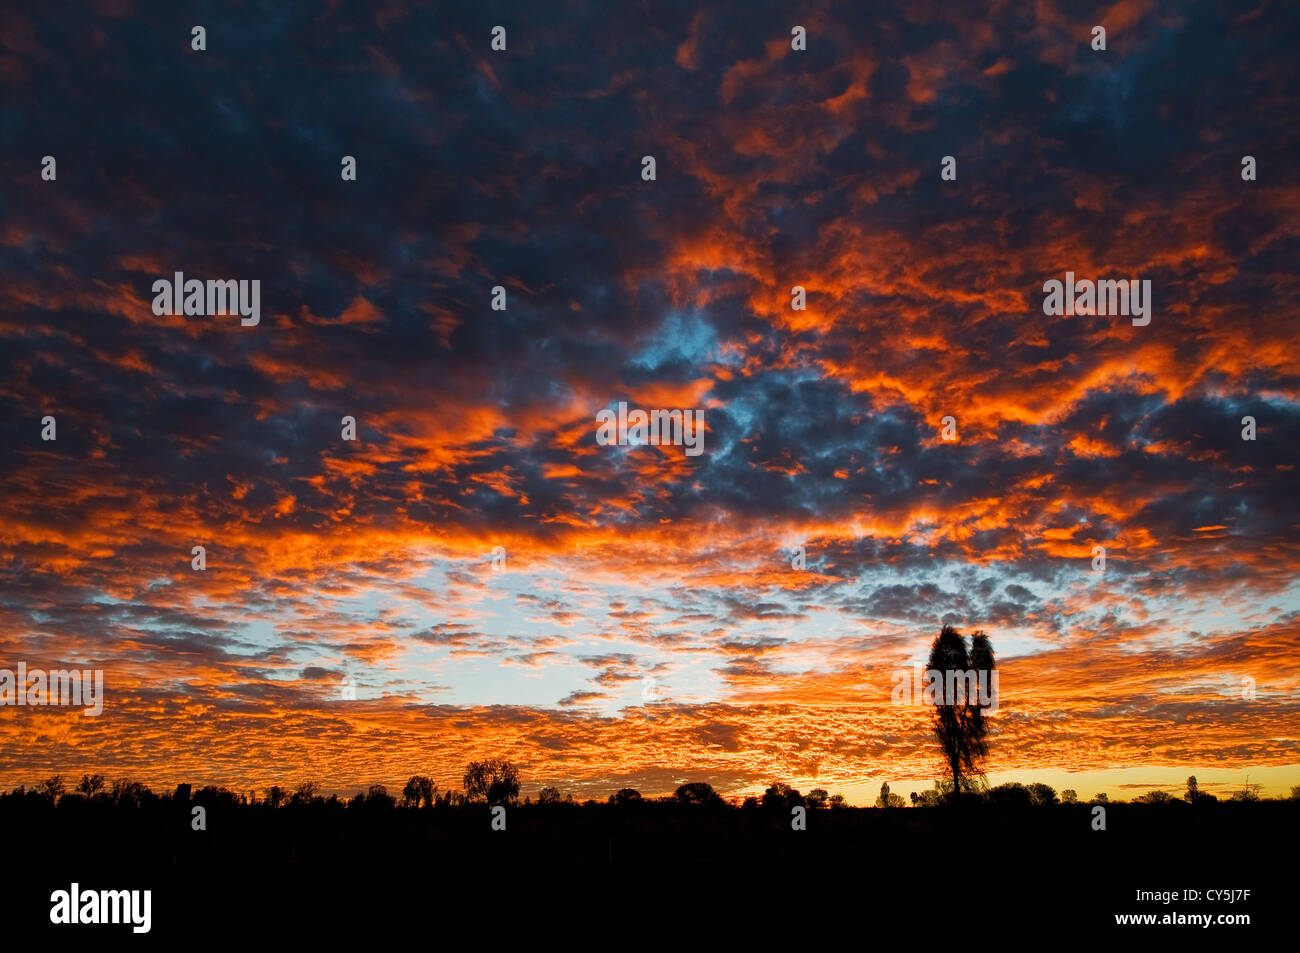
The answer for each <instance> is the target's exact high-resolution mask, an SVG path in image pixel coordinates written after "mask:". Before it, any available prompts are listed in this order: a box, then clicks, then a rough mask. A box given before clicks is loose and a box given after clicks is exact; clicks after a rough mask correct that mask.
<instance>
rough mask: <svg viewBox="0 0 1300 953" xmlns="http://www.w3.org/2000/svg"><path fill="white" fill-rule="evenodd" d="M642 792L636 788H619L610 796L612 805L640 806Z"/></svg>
mask: <svg viewBox="0 0 1300 953" xmlns="http://www.w3.org/2000/svg"><path fill="white" fill-rule="evenodd" d="M641 801H642V798H641V792H640V791H638V790H637V789H636V788H619V789H618V790H617V791H615V792H614V793H613V794H611V795H610V796H609V803H610V804H640V803H641Z"/></svg>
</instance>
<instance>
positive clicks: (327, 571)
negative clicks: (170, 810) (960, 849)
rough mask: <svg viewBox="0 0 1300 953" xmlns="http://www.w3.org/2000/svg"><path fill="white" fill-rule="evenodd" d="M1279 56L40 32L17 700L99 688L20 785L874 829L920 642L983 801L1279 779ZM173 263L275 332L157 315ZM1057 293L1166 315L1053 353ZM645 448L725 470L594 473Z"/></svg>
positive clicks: (1057, 40)
mask: <svg viewBox="0 0 1300 953" xmlns="http://www.w3.org/2000/svg"><path fill="white" fill-rule="evenodd" d="M289 7H292V8H293V9H294V10H295V11H298V12H289V9H288V8H289ZM410 7H415V9H409V8H410ZM440 7H442V8H440ZM196 24H201V25H203V26H205V27H206V30H207V50H206V52H195V51H193V50H192V49H191V48H190V37H191V27H192V26H194V25H196ZM497 24H500V25H503V26H505V27H506V29H507V42H508V49H507V51H506V52H503V53H500V52H493V51H492V50H491V49H490V46H489V44H490V39H491V30H492V27H493V26H495V25H497ZM1094 24H1101V25H1103V26H1105V27H1106V29H1107V34H1108V35H1107V46H1108V49H1107V50H1106V51H1105V52H1094V51H1093V50H1091V49H1090V46H1089V41H1090V31H1091V29H1092V27H1093V25H1094ZM795 25H802V26H804V27H805V28H806V29H807V33H808V42H807V47H808V48H807V51H806V52H795V51H792V50H791V48H790V39H791V32H790V31H791V29H792V27H794V26H795ZM1298 46H1300V13H1298V12H1297V8H1296V6H1295V5H1294V4H1287V3H1283V2H1263V3H1259V4H1258V5H1256V4H1252V3H1249V2H1243V3H1222V4H1220V3H1186V2H1157V0H1149V2H1145V0H1133V2H1121V3H1118V4H1115V5H1113V6H1108V5H1105V4H1102V5H1095V6H1093V5H1088V4H1073V3H1065V2H1051V0H1039V2H1020V0H1014V2H1012V0H1006V2H999V0H994V2H991V3H979V4H975V3H946V4H942V5H940V4H937V3H930V2H925V0H904V2H900V3H897V4H893V5H889V6H878V5H876V4H874V3H863V2H857V0H854V2H845V3H826V2H822V0H808V2H797V3H795V2H791V3H783V4H762V3H734V4H729V5H716V4H710V5H707V6H703V7H700V6H696V5H694V4H686V3H649V2H646V3H626V4H625V3H603V2H591V3H586V4H576V5H575V4H566V5H565V7H564V8H563V12H561V8H560V7H559V6H558V5H552V4H545V5H538V4H525V3H497V2H491V0H485V2H482V3H473V4H469V3H464V4H462V3H457V4H454V5H437V6H434V5H426V4H406V3H401V4H399V3H391V2H355V3H349V2H339V0H335V2H326V3H320V4H292V5H290V4H272V3H266V4H263V3H253V2H246V3H242V4H208V3H200V4H193V5H186V4H181V5H177V4H174V3H156V4H144V3H139V2H134V3H133V2H131V0H99V2H87V3H57V4H48V5H41V4H6V5H5V9H4V11H3V12H0V89H3V96H2V97H0V274H2V276H3V278H2V280H0V439H2V440H3V443H2V444H0V516H2V519H0V668H10V669H14V668H16V667H17V664H18V663H19V662H20V661H21V662H26V663H27V664H28V666H30V667H40V668H63V667H69V666H74V665H75V666H81V667H86V668H102V669H103V670H104V673H105V682H106V693H107V697H106V700H105V710H104V713H103V715H102V716H101V717H99V718H89V717H84V716H83V715H82V713H81V712H80V711H79V710H76V709H67V708H16V707H5V708H0V787H3V788H5V789H7V788H9V787H13V786H16V785H18V784H20V783H28V784H30V783H33V782H35V781H39V780H40V779H42V778H44V777H48V776H50V775H53V774H62V775H64V776H65V778H78V777H80V775H81V774H82V773H86V772H99V773H102V774H104V775H106V776H108V777H109V778H115V777H131V778H134V779H136V780H140V781H144V782H146V783H149V784H151V785H153V786H156V787H161V788H166V787H168V786H170V785H172V784H175V783H176V782H178V781H190V782H193V783H195V784H204V783H223V784H229V785H231V786H234V787H237V788H239V789H242V790H247V789H249V788H254V787H256V788H259V789H260V788H264V787H266V786H269V785H271V784H282V785H295V784H297V783H299V782H302V781H306V780H315V781H318V782H320V783H321V785H322V787H323V788H324V789H325V791H327V792H338V793H352V792H354V791H356V790H357V789H358V788H359V787H361V786H365V785H369V784H373V783H383V784H387V785H388V786H389V787H390V789H391V788H393V787H397V788H398V789H400V786H401V784H402V783H403V782H404V781H405V779H406V778H407V777H408V776H409V775H411V774H413V773H424V774H429V775H431V776H433V777H434V779H435V780H436V781H437V782H438V783H439V784H440V785H443V786H444V787H445V786H451V787H459V785H460V776H461V773H462V771H463V766H464V764H465V763H466V762H467V761H469V760H471V759H477V758H483V757H494V756H500V757H506V758H509V759H510V760H512V761H514V762H515V763H516V764H517V765H518V766H519V767H520V772H521V777H522V780H523V784H522V787H523V793H524V794H532V795H535V794H536V791H537V789H538V788H540V787H541V786H543V785H556V786H558V787H559V788H560V789H561V790H562V791H568V792H573V793H574V794H575V795H576V796H578V797H598V798H601V799H603V798H604V797H606V796H607V795H608V794H609V793H611V792H612V791H614V790H615V789H617V788H619V787H623V786H631V787H636V788H638V789H640V790H641V791H642V792H643V793H645V794H647V795H650V794H661V793H666V792H669V791H671V790H672V789H673V788H674V787H675V786H676V785H677V784H679V783H681V782H683V781H696V780H703V781H709V782H711V783H712V784H713V785H714V786H715V787H716V788H717V789H718V790H719V791H721V792H724V793H728V794H741V793H750V792H753V791H756V790H761V789H762V787H764V786H766V785H767V784H769V783H771V782H772V781H776V780H780V781H785V782H788V783H791V784H793V785H794V786H796V787H799V788H801V789H803V790H807V789H808V788H810V787H824V788H827V789H829V790H830V791H832V792H837V791H838V792H842V793H844V794H845V795H846V796H847V797H848V798H849V799H850V801H852V802H855V803H869V802H870V801H871V800H873V799H874V798H875V796H876V793H877V792H878V789H879V786H880V784H881V782H882V781H888V782H890V784H891V786H892V787H893V788H894V790H895V791H896V792H898V793H902V794H904V795H906V794H907V793H908V792H909V791H912V790H921V789H924V788H928V787H929V786H930V785H931V783H932V781H933V780H934V779H935V778H937V777H939V776H940V773H941V767H940V765H939V762H938V759H937V756H936V751H935V748H934V745H933V743H932V742H931V740H930V737H929V734H928V731H927V727H926V724H927V723H926V715H927V711H926V710H925V709H923V708H921V707H916V706H914V707H898V706H894V705H891V704H890V690H891V687H892V680H891V676H892V674H893V673H894V672H895V671H897V670H899V669H907V668H909V667H910V666H911V665H912V664H913V663H914V662H919V661H921V660H922V659H924V657H925V655H926V653H927V650H928V647H929V643H930V641H931V639H932V638H933V637H934V635H935V634H936V633H937V632H938V630H939V627H940V626H941V625H943V624H944V623H950V624H953V625H956V626H958V627H959V628H961V629H962V630H963V631H970V630H972V629H978V628H982V629H984V630H985V631H987V632H988V633H989V635H990V636H991V638H992V640H993V645H994V648H995V650H996V651H997V654H998V664H999V668H1000V683H1001V699H1000V703H1001V711H1000V712H999V714H998V715H997V717H996V718H995V719H994V723H995V725H996V728H995V733H994V736H993V744H992V755H991V758H990V761H989V765H988V767H989V776H990V780H991V781H993V782H994V783H996V782H999V781H1004V780H1044V781H1047V782H1049V783H1051V784H1053V785H1054V786H1056V787H1058V788H1065V787H1070V788H1074V789H1076V790H1077V791H1078V792H1079V793H1080V795H1082V796H1085V797H1086V796H1089V795H1091V794H1093V793H1095V792H1098V791H1106V792H1108V793H1109V794H1110V795H1111V796H1112V797H1115V796H1119V797H1131V796H1134V795H1135V794H1139V793H1142V792H1144V791H1146V790H1148V789H1150V788H1155V787H1162V786H1166V785H1168V786H1169V787H1168V789H1169V790H1175V789H1177V790H1181V788H1182V783H1183V780H1184V779H1185V778H1186V776H1187V775H1189V774H1195V775H1197V776H1198V777H1199V778H1200V780H1201V784H1202V787H1203V789H1205V790H1207V791H1209V792H1212V793H1216V794H1219V795H1221V796H1222V795H1225V794H1230V793H1231V792H1232V791H1233V790H1236V789H1238V788H1239V787H1240V786H1241V785H1242V783H1244V782H1245V781H1246V778H1247V776H1249V779H1250V782H1252V783H1255V782H1258V783H1262V784H1263V785H1264V793H1265V794H1269V795H1276V794H1280V793H1284V792H1285V791H1286V790H1287V789H1288V788H1289V787H1290V786H1291V785H1293V784H1300V644H1298V639H1300V582H1298V576H1297V573H1298V571H1300V545H1298V544H1297V538H1298V536H1297V530H1298V529H1300V516H1297V506H1296V500H1297V496H1298V494H1297V487H1298V486H1300V474H1298V473H1297V469H1296V467H1297V464H1298V463H1300V451H1298V450H1297V439H1298V438H1300V356H1298V351H1297V346H1298V345H1300V320H1298V316H1300V277H1298V276H1297V264H1298V263H1300V228H1298V226H1297V221H1298V219H1297V213H1298V212H1300V179H1298V178H1297V176H1298V175H1300V169H1298V168H1297V163H1296V157H1297V154H1298V152H1300V118H1298V117H1297V110H1296V92H1297V88H1300V84H1298V82H1297V81H1298V79H1300V67H1298V66H1297V59H1296V54H1295V51H1296V49H1297V47H1298ZM45 155H52V156H54V157H55V158H56V160H57V179H56V180H55V181H42V179H41V175H40V168H41V159H42V157H43V156H45ZM345 155H351V156H355V157H356V160H357V174H358V177H357V181H355V182H345V181H342V179H341V177H340V160H341V158H342V157H343V156H345ZM646 155H652V156H654V157H655V159H656V163H657V179H656V180H655V181H651V182H647V181H643V180H642V177H641V168H642V165H641V160H642V157H643V156H646ZM945 155H952V156H954V157H955V158H956V160H957V173H958V175H957V180H956V181H955V182H945V181H941V180H940V175H939V171H940V160H941V158H942V157H943V156H945ZM1245 155H1251V156H1254V157H1255V158H1256V161H1257V164H1258V180H1257V181H1253V182H1246V181H1243V180H1242V177H1241V158H1242V156H1245ZM176 271H182V272H184V273H185V274H186V276H187V277H195V278H202V279H207V278H217V279H224V278H242V279H259V280H260V281H261V308H262V320H261V324H260V325H259V326H257V327H241V326H240V322H239V319H238V317H228V316H218V317H170V316H156V315H155V314H154V313H153V310H152V308H151V301H152V297H153V295H152V291H151V289H152V285H153V282H154V281H155V280H156V279H158V278H170V277H171V276H172V274H173V273H174V272H176ZM1066 271H1073V272H1074V273H1075V274H1076V275H1078V276H1080V277H1087V278H1106V277H1114V278H1140V279H1149V280H1150V281H1151V283H1152V296H1153V312H1152V320H1151V323H1150V325H1149V326H1147V327H1134V326H1132V324H1131V322H1130V320H1129V319H1128V318H1127V317H1122V316H1119V317H1117V316H1098V315H1084V316H1072V317H1047V316H1045V315H1044V314H1043V309H1042V302H1043V291H1042V285H1043V282H1044V281H1046V280H1048V279H1051V278H1058V279H1059V278H1062V277H1063V275H1064V273H1065V272H1066ZM495 285H502V286H504V287H505V288H506V289H507V292H508V310H506V311H504V312H502V311H494V310H492V308H491V289H492V288H493V286H495ZM794 285H802V286H804V287H805V288H806V289H807V292H808V299H807V300H808V307H807V310H805V311H795V310H792V309H791V288H792V287H793V286H794ZM619 401H627V402H628V403H629V404H631V405H632V406H634V407H641V408H647V409H649V408H665V409H671V408H702V409H704V411H705V425H706V428H707V433H706V435H705V438H704V452H703V454H701V455H700V456H697V457H690V456H686V455H685V454H684V453H683V451H682V448H680V447H662V448H659V447H644V446H643V447H614V446H600V445H598V444H597V441H596V424H595V417H596V414H597V412H598V411H600V410H601V409H603V408H606V407H610V406H616V405H617V403H618V402H619ZM47 414H49V415H53V416H54V417H55V418H56V421H57V428H58V429H57V440H56V441H53V442H46V441H42V439H41V423H40V421H41V418H42V417H43V416H45V415H47ZM344 415H351V416H354V417H355V418H356V420H357V422H358V436H359V439H358V440H357V441H356V442H355V443H348V442H345V441H343V440H342V439H341V436H340V429H341V427H340V420H341V418H342V417H343V416H344ZM948 415H951V416H953V417H955V418H956V420H957V426H958V435H959V439H958V440H957V441H955V442H945V441H943V440H942V439H940V428H941V423H940V422H941V420H942V418H944V417H945V416H948ZM1246 415H1251V416H1253V417H1255V418H1256V420H1257V422H1258V439H1257V440H1255V441H1254V442H1249V441H1244V440H1243V439H1242V438H1241V431H1242V424H1241V419H1242V417H1243V416H1246ZM799 544H804V545H805V546H806V548H807V569H806V571H802V572H800V571H797V570H795V569H793V568H792V567H791V556H792V553H793V551H794V549H795V547H796V546H798V545H799ZM195 545H203V546H205V547H206V548H207V560H208V568H207V571H206V572H196V571H194V570H192V569H191V565H190V560H191V549H192V547H194V546H195ZM1095 545H1101V546H1105V547H1106V550H1107V565H1106V569H1105V572H1104V573H1097V572H1093V571H1092V547H1093V546H1095ZM495 546H501V547H504V549H505V552H506V562H505V567H504V569H503V570H502V571H500V572H495V571H493V567H492V565H491V553H492V550H493V547H495ZM1246 676H1249V677H1252V678H1254V679H1255V682H1256V697H1255V698H1253V699H1249V698H1243V697H1242V696H1243V692H1242V684H1243V677H1246ZM344 677H349V678H351V679H353V680H354V681H355V684H356V686H357V689H356V695H357V697H356V699H355V700H351V699H348V698H345V697H343V695H344V692H342V691H341V688H340V685H341V681H342V679H343V678H344Z"/></svg>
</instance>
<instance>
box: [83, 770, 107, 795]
mask: <svg viewBox="0 0 1300 953" xmlns="http://www.w3.org/2000/svg"><path fill="white" fill-rule="evenodd" d="M103 789H104V776H103V775H102V774H83V775H82V776H81V780H80V781H79V782H77V793H78V794H81V795H84V796H85V797H94V796H95V795H96V794H98V793H99V792H100V791H102V790H103Z"/></svg>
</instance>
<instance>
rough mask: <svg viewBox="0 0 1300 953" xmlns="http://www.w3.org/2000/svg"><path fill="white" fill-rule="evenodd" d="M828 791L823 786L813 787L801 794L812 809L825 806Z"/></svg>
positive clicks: (828, 794) (828, 795)
mask: <svg viewBox="0 0 1300 953" xmlns="http://www.w3.org/2000/svg"><path fill="white" fill-rule="evenodd" d="M830 796H831V795H830V792H829V791H827V790H826V789H825V788H813V789H812V790H811V791H809V792H808V793H807V794H805V795H804V796H803V799H804V803H805V804H807V805H808V807H809V808H810V809H812V810H816V809H817V808H819V807H825V806H826V799H827V798H828V797H830Z"/></svg>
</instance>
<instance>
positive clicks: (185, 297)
mask: <svg viewBox="0 0 1300 953" xmlns="http://www.w3.org/2000/svg"><path fill="white" fill-rule="evenodd" d="M153 293H154V299H153V313H154V314H156V315H160V316H161V315H165V314H184V315H206V316H207V317H215V316H216V315H219V314H240V315H242V317H241V318H240V319H239V323H240V324H241V325H243V326H244V327H246V328H252V327H256V326H257V325H258V324H260V323H261V321H262V282H261V280H260V279H258V278H254V279H253V280H252V281H249V280H247V279H242V280H239V281H236V280H235V279H234V278H227V279H225V280H223V281H213V280H212V279H210V278H209V279H208V281H207V282H202V281H199V279H197V278H191V279H189V280H188V281H186V280H185V273H184V272H183V271H178V272H176V274H175V277H174V278H173V279H172V280H171V281H168V280H167V279H166V278H159V279H158V280H157V281H155V282H154V283H153Z"/></svg>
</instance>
